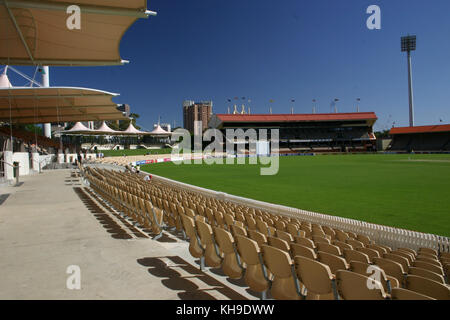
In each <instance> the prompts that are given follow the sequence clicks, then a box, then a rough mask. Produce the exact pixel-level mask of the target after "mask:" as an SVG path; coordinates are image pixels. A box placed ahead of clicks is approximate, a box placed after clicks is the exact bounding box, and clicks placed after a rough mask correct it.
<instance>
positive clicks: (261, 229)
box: [256, 219, 269, 237]
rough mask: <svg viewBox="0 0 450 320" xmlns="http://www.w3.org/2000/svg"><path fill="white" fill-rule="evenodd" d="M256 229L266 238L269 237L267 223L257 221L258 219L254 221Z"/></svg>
mask: <svg viewBox="0 0 450 320" xmlns="http://www.w3.org/2000/svg"><path fill="white" fill-rule="evenodd" d="M256 228H257V230H258V231H259V232H261V233H262V234H264V235H265V236H266V237H267V236H268V235H269V229H268V225H267V222H265V221H262V220H259V219H258V220H256Z"/></svg>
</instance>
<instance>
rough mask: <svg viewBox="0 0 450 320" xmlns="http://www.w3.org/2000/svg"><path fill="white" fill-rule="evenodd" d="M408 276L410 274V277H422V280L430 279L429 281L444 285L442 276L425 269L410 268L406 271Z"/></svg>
mask: <svg viewBox="0 0 450 320" xmlns="http://www.w3.org/2000/svg"><path fill="white" fill-rule="evenodd" d="M408 274H412V275H415V276H420V277H423V278H427V279H431V280H434V281H436V282H439V283H442V284H445V280H444V277H443V276H442V275H440V274H437V273H434V272H432V271H429V270H426V269H422V268H417V267H410V268H409V270H408Z"/></svg>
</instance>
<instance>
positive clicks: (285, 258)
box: [262, 245, 301, 300]
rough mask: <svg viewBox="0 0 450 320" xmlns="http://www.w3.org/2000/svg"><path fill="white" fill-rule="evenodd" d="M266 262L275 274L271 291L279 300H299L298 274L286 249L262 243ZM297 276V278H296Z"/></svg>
mask: <svg viewBox="0 0 450 320" xmlns="http://www.w3.org/2000/svg"><path fill="white" fill-rule="evenodd" d="M262 255H263V260H264V264H265V265H266V267H267V268H268V269H269V270H270V272H271V273H272V274H273V276H274V277H273V280H272V285H271V287H270V293H271V294H272V297H274V298H275V299H277V300H299V299H300V298H301V296H300V294H299V288H298V283H297V282H296V281H297V279H296V278H297V276H296V275H295V274H294V273H293V272H294V264H293V261H292V259H291V257H290V256H289V254H288V253H287V252H286V251H283V250H280V249H278V248H275V247H272V246H269V245H262ZM294 276H295V278H294Z"/></svg>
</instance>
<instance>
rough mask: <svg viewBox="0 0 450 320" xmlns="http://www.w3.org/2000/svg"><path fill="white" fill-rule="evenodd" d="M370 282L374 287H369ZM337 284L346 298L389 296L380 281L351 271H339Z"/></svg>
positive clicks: (372, 298) (373, 298)
mask: <svg viewBox="0 0 450 320" xmlns="http://www.w3.org/2000/svg"><path fill="white" fill-rule="evenodd" d="M369 282H370V283H373V285H374V288H369V287H368V285H367V284H368V283H369ZM336 286H337V291H338V293H339V296H340V297H341V298H342V299H344V300H385V299H387V297H388V295H387V294H386V292H385V291H384V289H383V286H382V284H381V283H380V282H378V281H376V280H372V279H369V277H366V276H363V275H361V274H358V273H355V272H351V271H346V270H339V271H337V272H336Z"/></svg>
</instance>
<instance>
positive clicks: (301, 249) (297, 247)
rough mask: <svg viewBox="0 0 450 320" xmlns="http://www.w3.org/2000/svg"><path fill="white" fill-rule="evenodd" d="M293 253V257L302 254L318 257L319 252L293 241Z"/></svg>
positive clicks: (303, 255)
mask: <svg viewBox="0 0 450 320" xmlns="http://www.w3.org/2000/svg"><path fill="white" fill-rule="evenodd" d="M291 254H292V256H293V257H295V256H302V257H307V258H310V259H317V254H316V253H315V251H314V250H313V249H311V248H308V247H305V246H303V245H301V244H298V243H295V242H293V243H291Z"/></svg>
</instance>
